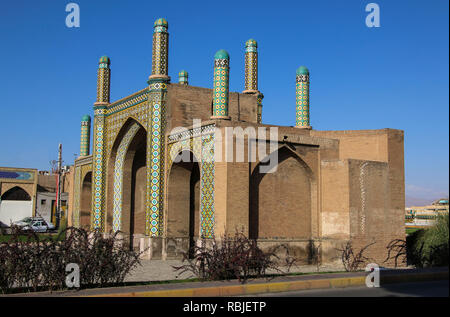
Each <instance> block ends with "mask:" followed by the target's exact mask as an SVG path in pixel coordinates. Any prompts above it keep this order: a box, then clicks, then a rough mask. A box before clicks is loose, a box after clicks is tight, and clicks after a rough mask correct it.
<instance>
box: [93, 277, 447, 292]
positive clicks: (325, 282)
mask: <svg viewBox="0 0 450 317" xmlns="http://www.w3.org/2000/svg"><path fill="white" fill-rule="evenodd" d="M443 279H448V271H445V272H432V273H429V272H425V273H406V274H388V275H385V276H383V274H381V276H380V284H383V283H385V284H390V283H404V282H419V281H430V280H443ZM365 283H366V276H365V275H364V276H357V277H341V278H328V279H327V278H324V279H314V280H301V281H289V282H273V283H258V284H244V285H231V286H218V287H198V288H184V289H172V290H154V291H143V292H124V293H114V294H98V295H90V296H88V297H217V296H239V295H251V294H261V293H278V292H288V291H299V290H311V289H327V288H345V287H352V286H362V285H365Z"/></svg>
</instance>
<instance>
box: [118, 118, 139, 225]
mask: <svg viewBox="0 0 450 317" xmlns="http://www.w3.org/2000/svg"><path fill="white" fill-rule="evenodd" d="M139 128H140V126H139V124H137V123H133V124H132V125H131V126H130V128H129V129H128V131H127V132H126V134H125V136H124V137H123V138H122V141H121V142H120V145H119V148H118V149H117V155H116V160H115V162H114V197H113V231H119V230H121V228H122V226H121V224H122V197H123V163H124V160H125V154H126V153H127V150H128V147H129V145H130V142H131V140H133V138H134V136H135V135H136V132H137V131H138V130H139Z"/></svg>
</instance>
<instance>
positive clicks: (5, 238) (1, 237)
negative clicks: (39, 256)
mask: <svg viewBox="0 0 450 317" xmlns="http://www.w3.org/2000/svg"><path fill="white" fill-rule="evenodd" d="M37 236H38V237H39V240H40V241H42V240H48V239H49V238H50V239H52V240H53V241H62V240H64V238H65V237H64V236H59V235H58V233H38V234H37ZM13 237H14V235H12V234H11V235H9V234H0V243H2V242H10V241H11V240H12V239H13ZM17 239H18V241H19V242H27V241H30V240H29V239H30V238H29V236H27V235H19V236H17ZM33 241H34V239H32V240H31V241H30V242H33Z"/></svg>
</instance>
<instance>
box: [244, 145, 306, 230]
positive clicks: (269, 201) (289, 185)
mask: <svg viewBox="0 0 450 317" xmlns="http://www.w3.org/2000/svg"><path fill="white" fill-rule="evenodd" d="M277 152H278V165H277V169H276V171H275V172H273V173H261V171H260V168H259V167H260V166H261V163H260V164H258V166H256V168H255V169H254V170H253V173H252V175H251V178H250V202H249V203H250V213H249V235H250V237H251V238H253V239H275V238H284V239H285V238H294V239H310V238H311V232H312V228H311V227H312V223H311V219H312V210H313V208H312V207H313V198H314V195H313V191H314V179H313V173H312V171H311V169H310V168H309V167H308V165H307V164H306V163H305V162H304V161H303V160H302V159H301V158H300V157H299V156H298V154H297V153H296V152H294V151H293V150H291V149H290V148H288V147H286V146H283V147H281V148H280V149H278V150H277ZM275 154H276V153H275ZM275 214H276V216H274V215H275Z"/></svg>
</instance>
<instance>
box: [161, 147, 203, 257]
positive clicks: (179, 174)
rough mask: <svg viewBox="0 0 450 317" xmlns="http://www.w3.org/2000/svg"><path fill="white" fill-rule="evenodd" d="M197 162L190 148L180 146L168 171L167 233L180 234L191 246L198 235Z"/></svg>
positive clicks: (173, 236) (190, 246) (199, 220)
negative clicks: (185, 148)
mask: <svg viewBox="0 0 450 317" xmlns="http://www.w3.org/2000/svg"><path fill="white" fill-rule="evenodd" d="M200 179H201V176H200V165H199V162H198V160H197V158H196V156H195V154H194V153H193V152H191V151H190V150H182V151H180V152H179V153H178V155H177V156H176V159H175V160H174V162H173V164H172V165H171V167H170V170H169V174H168V191H167V212H166V213H167V215H166V216H165V217H164V218H165V219H166V221H167V224H166V225H165V228H167V229H166V230H167V231H166V235H167V237H169V238H181V239H182V240H184V244H185V247H188V248H189V250H192V247H193V246H194V244H195V239H198V238H199V237H200V235H201V219H200V218H201V213H200V195H201V194H200Z"/></svg>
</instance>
